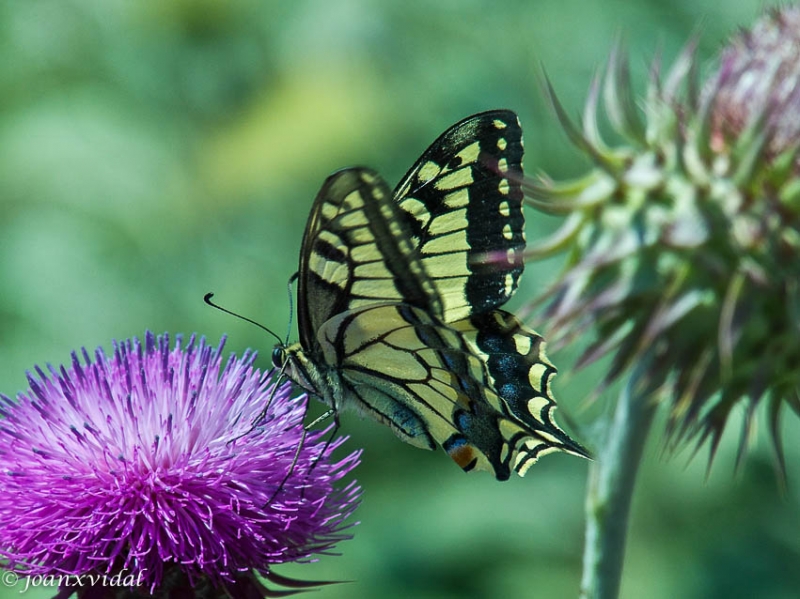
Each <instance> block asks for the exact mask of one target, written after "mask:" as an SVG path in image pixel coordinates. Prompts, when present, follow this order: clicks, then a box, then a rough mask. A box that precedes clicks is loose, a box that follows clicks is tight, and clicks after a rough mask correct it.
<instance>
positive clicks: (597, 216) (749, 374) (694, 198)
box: [527, 7, 800, 467]
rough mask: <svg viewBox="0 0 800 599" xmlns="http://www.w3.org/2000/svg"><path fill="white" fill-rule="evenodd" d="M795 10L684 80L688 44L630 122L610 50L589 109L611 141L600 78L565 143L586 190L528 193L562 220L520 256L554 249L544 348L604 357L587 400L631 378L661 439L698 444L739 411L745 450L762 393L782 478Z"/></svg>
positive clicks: (799, 201)
mask: <svg viewBox="0 0 800 599" xmlns="http://www.w3.org/2000/svg"><path fill="white" fill-rule="evenodd" d="M798 48H800V13H799V12H798V9H797V8H793V7H787V8H786V9H783V10H781V11H776V12H772V13H769V14H767V15H766V16H764V17H763V18H762V19H761V21H760V22H759V23H758V24H757V25H756V26H755V27H754V28H753V30H752V31H750V32H744V33H742V34H740V35H739V36H737V37H736V38H735V39H734V40H733V41H732V42H731V44H730V45H729V47H728V48H727V49H726V50H725V51H724V52H723V54H722V57H721V61H720V64H721V66H720V67H719V69H718V70H717V71H716V72H714V73H712V74H711V75H710V76H709V77H708V79H707V82H706V83H705V84H701V83H699V81H698V76H697V71H696V68H695V67H696V59H695V56H694V45H693V44H690V45H689V47H687V49H686V50H685V51H684V52H683V54H682V55H681V56H680V57H679V58H678V60H677V61H676V62H675V64H674V66H673V67H672V68H671V70H670V71H669V73H668V74H667V75H666V77H664V78H662V76H661V74H660V68H659V66H658V63H656V64H655V65H654V67H653V69H652V73H651V79H650V84H649V87H648V90H647V95H646V98H645V100H644V119H642V118H641V117H640V113H639V112H638V110H637V109H636V101H635V99H634V94H633V92H632V88H631V84H630V81H629V75H628V69H627V63H626V62H625V60H624V59H623V58H622V57H621V52H620V51H619V49H617V50H615V52H614V53H613V55H612V58H611V60H610V62H609V67H608V71H607V75H606V77H605V81H604V89H603V96H604V106H605V112H606V114H607V115H608V117H609V121H610V122H611V124H612V126H613V127H614V129H615V130H616V131H617V132H618V133H619V134H621V136H622V137H623V138H624V139H625V140H627V145H621V146H617V147H611V146H609V145H608V144H607V143H606V142H605V141H604V140H603V139H602V137H601V135H600V134H599V133H598V131H599V126H598V121H597V113H598V111H599V105H600V100H599V98H600V92H601V84H600V81H597V82H595V84H594V85H593V87H592V89H591V92H590V97H589V101H588V103H587V106H586V110H585V113H584V116H583V123H582V125H583V126H582V128H581V129H578V128H577V127H575V126H574V125H573V124H572V123H571V122H570V121H569V119H568V118H566V116H565V115H564V111H563V109H562V108H561V107H560V105H559V104H558V102H557V100H555V96H554V95H553V96H552V98H553V101H554V105H555V106H556V110H557V113H558V115H559V118H560V120H561V122H562V124H563V126H564V127H565V128H566V130H567V132H568V134H569V136H570V138H571V139H572V140H573V141H574V142H575V143H576V144H577V145H578V147H579V148H580V149H581V150H582V151H584V152H585V153H586V154H587V155H588V156H589V157H590V158H591V159H592V161H593V162H594V164H595V168H594V169H593V170H592V171H591V172H590V173H588V174H586V175H585V176H584V177H582V178H580V179H578V180H575V181H571V182H567V183H558V182H553V181H550V180H546V179H543V180H541V181H538V182H529V184H528V189H527V191H528V194H529V195H530V197H531V201H532V202H533V203H534V204H535V205H537V206H538V207H539V208H541V209H544V210H547V211H550V212H553V213H557V214H565V215H568V219H567V221H566V222H565V224H564V225H563V228H562V229H561V230H560V231H559V232H558V233H557V234H556V235H555V236H554V237H553V238H552V239H551V240H548V241H547V242H546V243H544V244H542V245H541V246H540V247H539V248H537V249H535V250H534V252H533V254H532V256H543V255H550V254H553V253H555V252H557V251H560V250H564V249H567V250H569V252H570V255H569V259H568V266H567V268H566V270H565V272H564V274H563V275H562V276H561V278H560V280H559V281H558V282H557V284H556V285H555V286H554V287H553V288H552V289H551V290H550V291H549V294H548V295H547V296H546V298H542V299H540V301H544V300H545V299H547V300H548V301H549V304H548V308H547V316H548V318H549V319H550V320H549V322H550V323H551V325H552V330H551V332H554V333H555V334H556V335H557V336H558V339H555V340H553V339H551V342H553V345H556V346H557V345H559V340H560V344H563V343H564V342H566V341H568V340H570V339H574V338H576V337H578V336H581V335H583V334H584V333H585V332H586V331H587V330H588V329H590V328H594V330H595V331H596V333H597V338H596V340H595V341H594V342H593V343H591V344H590V346H589V347H588V349H587V350H586V352H585V353H584V354H583V356H582V357H581V358H580V360H579V365H586V364H588V363H591V362H594V361H595V360H597V359H599V358H601V357H603V356H609V357H610V358H611V367H610V370H609V372H608V375H607V376H606V378H605V380H604V381H603V385H602V386H601V388H602V387H603V386H605V385H607V384H609V383H610V382H612V381H614V380H616V379H618V378H619V377H620V376H621V375H622V374H623V373H629V372H632V367H633V366H634V365H637V370H636V372H637V373H638V374H637V376H638V377H639V383H640V384H641V385H642V388H643V389H645V390H646V391H645V392H644V393H642V395H647V394H648V393H650V394H652V393H655V394H656V396H660V397H661V398H663V399H664V401H666V402H667V403H669V405H670V420H669V433H670V434H671V438H672V440H673V442H677V441H680V440H683V439H688V438H692V437H694V438H696V439H697V440H698V442H702V441H704V440H706V439H708V438H710V439H711V447H712V456H713V453H714V451H715V450H716V447H717V444H718V442H719V439H720V436H721V435H722V432H723V429H724V428H725V425H726V422H727V421H728V417H729V415H730V413H731V411H732V410H733V408H734V407H735V406H737V405H742V406H744V408H745V410H744V412H745V419H744V422H745V430H744V431H743V435H742V443H741V445H740V447H741V449H740V458H741V456H742V455H743V449H744V448H745V445H746V443H745V441H746V440H747V438H748V436H749V435H748V434H747V433H748V430H749V428H750V427H751V424H752V421H753V415H754V414H755V408H756V406H757V404H758V403H759V402H760V401H761V400H762V399H764V398H768V401H769V404H770V410H769V414H770V422H771V428H772V432H773V438H774V441H775V447H776V449H777V455H778V458H779V461H780V465H781V467H784V464H783V456H782V452H781V449H780V448H781V443H780V425H779V415H780V413H781V407H782V406H784V405H788V406H789V407H790V408H792V409H793V410H794V411H795V412H798V413H800V396H799V393H800V369H798V364H800V180H799V179H798V174H800V173H798V169H797V165H798V160H797V156H798V154H797V151H798V147H800V116H799V115H800V91H798V90H800V86H798V81H799V80H800V60H798V58H799V57H800V51H798Z"/></svg>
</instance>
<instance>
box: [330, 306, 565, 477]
mask: <svg viewBox="0 0 800 599" xmlns="http://www.w3.org/2000/svg"><path fill="white" fill-rule="evenodd" d="M462 328H465V329H466V330H467V331H468V334H467V335H465V334H462V332H461V331H459V330H457V329H456V328H454V327H450V326H447V325H444V324H442V323H441V322H439V321H438V320H437V319H435V318H432V317H431V316H430V314H428V313H427V312H425V311H423V310H420V309H418V308H415V307H413V306H409V305H407V304H380V305H375V306H371V307H366V308H361V309H358V310H354V311H349V312H345V313H343V314H340V315H338V316H336V317H334V318H332V319H331V320H329V321H328V322H326V323H325V325H323V327H322V328H321V329H320V330H319V331H318V334H317V335H318V342H319V345H320V347H321V348H322V350H323V352H324V355H325V360H326V361H327V362H330V363H337V364H338V365H339V371H340V372H341V373H342V380H343V385H344V386H346V387H347V388H349V389H350V390H351V397H352V398H356V399H357V404H356V407H357V408H358V409H360V410H362V411H364V412H366V413H368V414H369V415H371V416H372V417H373V418H375V419H376V420H378V421H379V422H383V423H385V424H388V425H389V426H391V427H392V429H393V430H394V431H395V433H396V434H397V435H398V436H399V437H400V438H401V439H403V440H405V441H407V442H409V443H411V444H413V445H416V446H418V447H426V448H430V449H432V448H433V447H434V441H435V442H436V443H438V444H439V445H441V446H442V447H443V448H444V449H445V450H446V451H447V452H448V453H449V454H450V456H451V457H452V458H453V459H454V460H455V461H456V462H457V463H458V464H459V465H460V466H461V467H462V468H464V469H465V470H473V469H475V470H488V471H490V472H492V473H493V474H494V475H495V476H496V477H497V478H498V479H501V480H505V479H507V478H508V477H509V474H510V472H511V469H512V468H513V469H516V470H517V471H518V472H524V470H525V469H527V467H528V466H529V465H530V464H531V463H533V461H535V459H536V458H537V457H538V455H539V453H540V452H541V451H542V450H544V449H545V447H546V446H547V447H549V445H548V443H547V441H550V440H551V439H552V442H554V443H558V444H561V440H560V439H556V438H552V435H551V434H550V431H549V430H548V432H547V433H545V435H546V438H543V437H542V436H541V435H539V434H538V433H539V431H542V432H544V430H545V427H541V426H536V427H535V429H533V430H535V431H536V433H537V434H532V433H531V429H530V427H528V426H527V424H526V423H525V422H524V421H522V420H520V419H519V418H518V417H517V416H516V415H515V414H514V413H513V412H512V411H511V410H510V409H509V406H508V404H506V402H504V401H503V400H502V399H501V398H500V397H498V396H497V394H496V393H495V392H494V391H493V389H492V386H491V384H490V380H489V378H488V373H487V371H486V369H485V368H484V364H483V363H482V362H481V360H480V358H479V357H478V355H477V354H476V353H475V352H474V351H473V350H472V347H471V343H470V341H469V340H468V338H467V337H468V335H469V334H471V333H473V332H476V331H472V330H470V329H469V327H468V326H467V327H462ZM376 364H380V368H375V365H376ZM527 418H528V419H529V420H530V419H531V416H530V415H528V416H527ZM554 430H555V431H557V433H558V434H559V437H566V435H565V434H564V433H563V432H562V431H560V429H558V427H555V426H554ZM518 465H519V467H518Z"/></svg>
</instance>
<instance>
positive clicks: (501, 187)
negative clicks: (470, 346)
mask: <svg viewBox="0 0 800 599" xmlns="http://www.w3.org/2000/svg"><path fill="white" fill-rule="evenodd" d="M522 155H523V147H522V128H521V127H520V124H519V120H518V119H517V116H516V115H515V114H514V113H513V112H510V111H508V110H495V111H491V112H485V113H482V114H478V115H474V116H472V117H470V118H468V119H465V120H463V121H461V122H460V123H458V124H456V125H454V126H453V127H452V128H450V129H449V130H448V131H446V132H445V133H444V134H443V135H442V136H441V137H439V139H437V140H436V141H435V142H434V143H433V144H432V145H431V146H430V147H429V148H428V149H427V150H426V151H425V153H424V154H423V155H422V157H421V158H420V159H419V160H418V161H417V163H416V164H415V165H414V166H413V167H412V168H411V170H409V172H408V173H407V174H406V175H405V177H403V180H402V181H401V182H400V184H399V185H398V186H397V189H396V190H395V198H396V199H397V201H398V203H399V204H400V207H401V209H402V210H403V211H404V212H405V213H406V214H407V215H408V218H407V222H408V224H409V229H410V230H411V234H412V235H413V241H414V242H415V243H416V244H417V247H418V249H419V253H420V257H421V258H422V262H423V264H424V265H425V269H426V272H427V273H428V275H429V276H430V277H431V279H432V280H433V284H434V285H435V287H436V290H437V293H438V294H439V297H440V298H441V301H442V304H443V307H444V314H443V320H444V321H445V322H453V321H456V320H460V319H462V318H464V317H466V316H469V315H470V314H476V313H481V312H485V311H487V310H490V309H492V308H496V307H498V306H501V305H502V304H504V303H505V302H506V301H507V300H508V299H509V298H510V297H511V295H513V293H514V292H515V291H516V288H517V284H518V282H519V278H520V276H521V275H522V268H523V264H522V252H523V250H524V248H525V232H524V226H525V219H524V216H523V214H522V197H523V194H522V189H521V187H520V179H521V174H522Z"/></svg>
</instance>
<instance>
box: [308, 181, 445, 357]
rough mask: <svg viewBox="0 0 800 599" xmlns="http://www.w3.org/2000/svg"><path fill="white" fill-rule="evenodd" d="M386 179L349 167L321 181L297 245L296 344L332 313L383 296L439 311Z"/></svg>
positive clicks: (387, 298) (310, 341)
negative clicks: (298, 250)
mask: <svg viewBox="0 0 800 599" xmlns="http://www.w3.org/2000/svg"><path fill="white" fill-rule="evenodd" d="M410 239H411V238H410V235H409V232H408V230H407V228H406V224H405V219H404V217H403V216H402V214H401V213H400V210H399V208H398V207H397V204H396V203H395V202H394V201H392V198H391V191H390V190H389V187H388V185H387V184H386V182H385V181H384V180H383V179H382V178H381V177H380V176H379V175H378V174H377V173H375V172H374V171H372V170H370V169H365V168H351V169H345V170H341V171H338V172H337V173H334V174H333V175H331V176H330V177H328V179H327V180H326V181H325V183H324V184H323V186H322V189H321V190H320V192H319V194H318V195H317V199H316V201H315V202H314V207H313V209H312V212H311V216H310V217H309V224H308V227H307V228H306V232H305V236H304V237H303V245H302V249H301V252H300V280H299V286H298V297H299V298H301V299H300V301H299V302H298V325H299V329H300V341H301V343H302V345H303V347H304V348H310V347H312V345H313V343H314V334H313V333H314V331H316V330H318V329H319V328H320V326H322V324H323V323H324V322H325V321H327V320H328V319H329V318H331V317H332V316H334V315H336V314H339V313H341V312H344V311H346V310H353V309H355V308H359V307H361V306H367V305H370V304H374V303H379V302H383V301H402V302H404V303H407V304H411V305H414V306H418V307H420V308H422V309H424V310H428V311H431V312H435V313H441V303H440V301H439V298H438V295H437V294H436V291H435V289H434V288H433V286H432V284H431V282H430V279H429V278H428V277H427V276H425V274H424V271H423V267H422V265H421V262H420V260H419V258H418V256H417V252H416V250H415V248H414V247H413V245H412V244H411V241H410Z"/></svg>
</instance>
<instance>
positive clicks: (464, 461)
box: [447, 445, 475, 468]
mask: <svg viewBox="0 0 800 599" xmlns="http://www.w3.org/2000/svg"><path fill="white" fill-rule="evenodd" d="M447 453H448V454H449V455H450V457H451V458H453V461H454V462H455V463H456V464H458V465H459V466H461V468H466V467H467V466H469V465H470V464H471V463H472V461H473V460H475V448H474V447H473V446H472V445H461V446H460V447H454V448H453V449H451V450H450V451H448V452H447Z"/></svg>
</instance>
